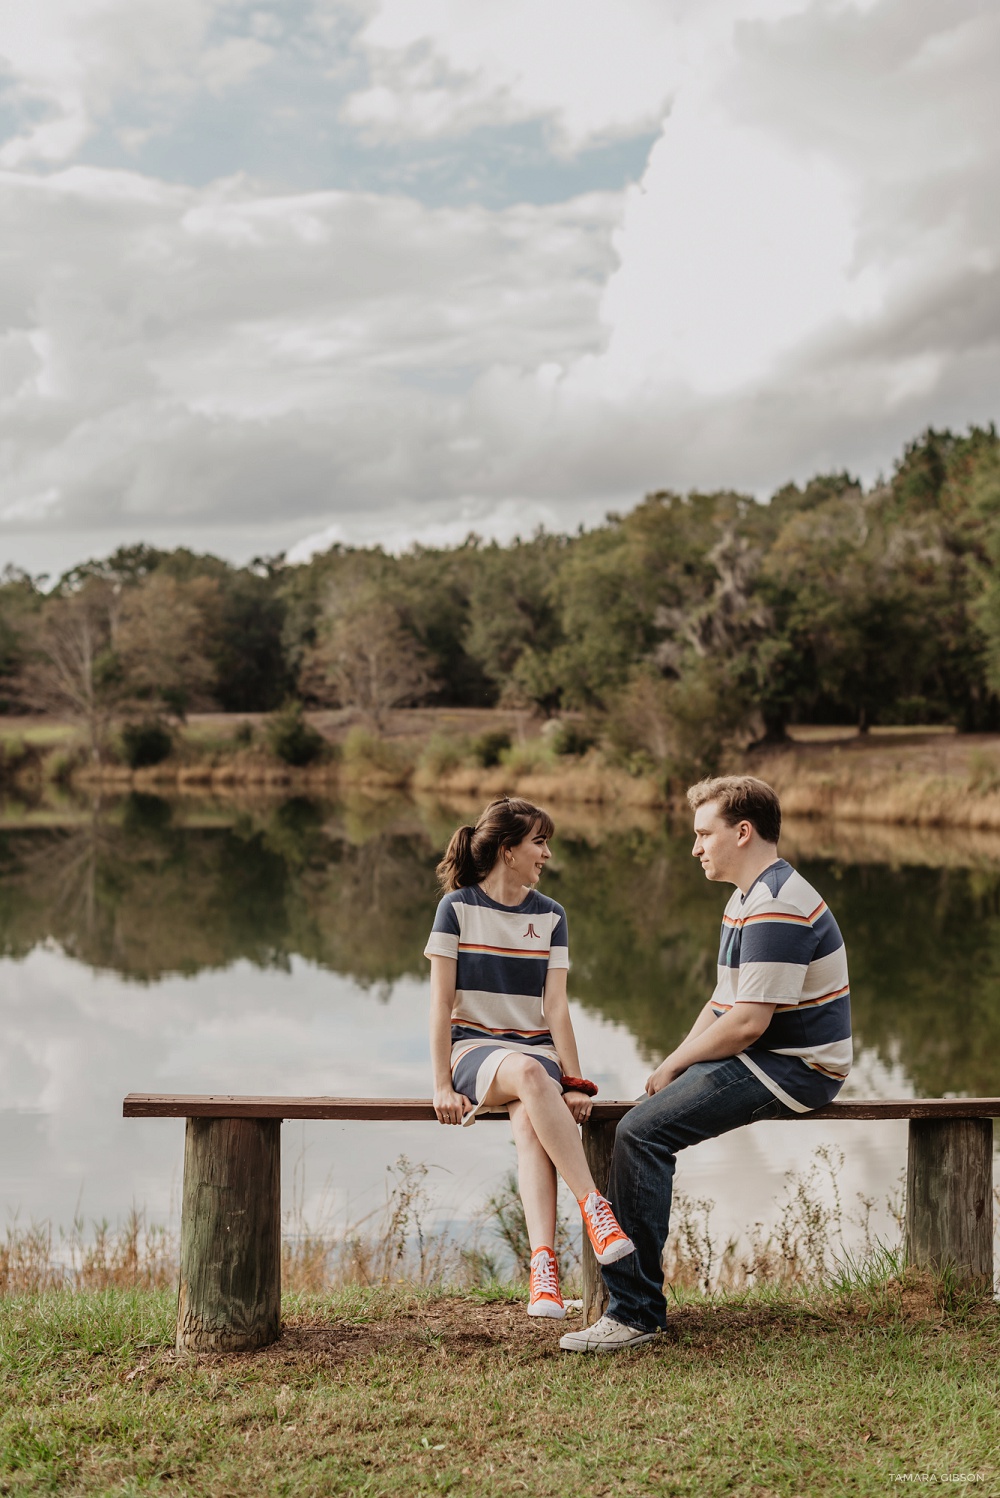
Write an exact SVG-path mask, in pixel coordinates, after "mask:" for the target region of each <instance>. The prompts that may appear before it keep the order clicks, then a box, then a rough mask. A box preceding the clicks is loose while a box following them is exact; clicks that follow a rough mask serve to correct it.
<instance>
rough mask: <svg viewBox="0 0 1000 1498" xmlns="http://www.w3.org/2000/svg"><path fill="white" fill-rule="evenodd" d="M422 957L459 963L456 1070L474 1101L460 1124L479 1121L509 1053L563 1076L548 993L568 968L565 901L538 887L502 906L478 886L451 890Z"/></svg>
mask: <svg viewBox="0 0 1000 1498" xmlns="http://www.w3.org/2000/svg"><path fill="white" fill-rule="evenodd" d="M424 956H425V957H452V958H454V959H455V960H456V963H457V972H456V977H455V1006H454V1008H453V1009H452V1014H451V1073H452V1079H453V1082H454V1087H455V1091H456V1092H461V1093H463V1094H464V1095H465V1096H466V1097H467V1098H469V1099H470V1100H471V1101H472V1103H473V1104H474V1105H475V1106H474V1108H473V1111H472V1112H471V1113H467V1114H466V1116H465V1118H464V1119H463V1123H466V1124H469V1123H472V1122H473V1121H474V1119H475V1116H476V1114H477V1113H478V1112H479V1110H480V1108H481V1107H482V1105H483V1098H484V1097H485V1096H486V1094H487V1092H488V1091H489V1089H490V1086H491V1085H492V1082H493V1078H494V1077H495V1076H496V1073H497V1068H498V1067H499V1065H500V1063H501V1061H503V1059H504V1057H505V1056H509V1055H510V1054H511V1053H512V1052H514V1053H518V1054H521V1055H527V1056H533V1057H535V1058H536V1059H537V1060H538V1061H540V1062H541V1063H542V1065H543V1066H544V1067H545V1070H546V1071H547V1072H548V1073H549V1074H550V1075H551V1076H552V1077H554V1078H555V1079H556V1081H558V1080H559V1078H560V1076H561V1075H562V1067H561V1065H560V1061H559V1055H558V1052H557V1051H556V1048H555V1044H554V1042H553V1039H552V1034H551V1032H550V1030H549V1027H548V1025H547V1024H546V1021H545V1011H544V1005H543V996H544V993H545V980H546V978H547V977H548V974H549V969H550V968H568V967H569V936H568V931H567V926H566V912H565V911H564V910H563V908H562V906H561V905H559V904H557V903H556V901H555V900H550V899H549V898H548V896H547V895H540V894H539V893H538V891H537V890H532V891H531V893H530V894H529V895H527V897H526V898H525V899H524V900H522V902H521V904H520V905H500V904H498V902H497V901H496V900H491V899H490V897H489V895H487V894H486V893H485V892H484V891H483V890H482V889H480V888H479V886H478V885H475V884H474V885H469V886H467V887H466V888H464V889H456V890H452V891H451V893H450V894H447V895H445V896H444V898H443V900H442V901H441V903H440V904H439V905H438V908H437V914H436V916H435V917H434V926H433V929H432V931H431V934H430V936H429V938H428V941H427V946H426V947H425V948H424Z"/></svg>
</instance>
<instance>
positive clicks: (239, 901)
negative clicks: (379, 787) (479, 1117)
mask: <svg viewBox="0 0 1000 1498" xmlns="http://www.w3.org/2000/svg"><path fill="white" fill-rule="evenodd" d="M470 810H471V808H465V807H459V808H457V809H456V808H454V807H452V808H450V809H446V808H442V807H441V806H438V805H436V804H434V803H430V802H427V803H421V804H419V805H417V804H414V803H405V802H403V803H401V802H386V803H373V802H358V803H353V804H348V805H339V806H338V805H332V804H329V803H322V802H315V801H308V800H303V799H293V800H287V801H283V802H280V803H274V802H272V803H263V804H261V803H257V804H253V805H238V804H225V803H219V802H215V803H208V802H206V803H195V802H192V801H178V802H167V801H165V800H161V799H159V798H157V797H151V796H131V797H128V798H126V799H124V800H121V801H119V802H117V803H105V804H104V805H103V806H99V807H92V806H89V805H75V804H67V805H65V806H63V807H61V808H57V809H53V808H49V809H46V808H36V809H34V810H33V811H27V810H25V809H23V808H21V809H19V808H11V807H8V808H7V809H6V812H5V816H4V819H3V820H2V821H0V964H2V988H0V995H2V997H0V1005H2V1011H0V1012H2V1016H3V1045H2V1048H0V1204H2V1205H3V1206H4V1208H5V1209H6V1213H7V1218H8V1221H9V1220H10V1219H11V1218H12V1217H14V1216H15V1214H16V1215H17V1217H18V1219H19V1221H20V1222H22V1223H27V1222H29V1221H31V1220H36V1221H37V1220H42V1219H47V1220H49V1221H51V1222H52V1223H53V1224H56V1225H59V1224H62V1225H64V1226H68V1225H69V1224H70V1222H71V1221H72V1220H73V1218H74V1217H75V1216H78V1215H79V1216H82V1217H84V1218H85V1219H86V1220H88V1221H95V1220H100V1219H107V1220H109V1221H110V1222H112V1223H114V1222H116V1221H119V1220H121V1219H122V1218H123V1217H124V1216H125V1214H126V1213H127V1212H128V1210H129V1208H130V1207H131V1206H132V1205H136V1206H138V1207H140V1208H144V1209H145V1211H146V1213H147V1217H148V1218H149V1219H150V1220H152V1221H155V1222H160V1223H165V1224H170V1223H173V1224H176V1218H177V1211H178V1202H179V1188H180V1172H181V1157H182V1143H183V1123H182V1122H180V1121H174V1120H129V1121H127V1122H126V1121H123V1120H122V1118H121V1099H122V1097H123V1095H124V1094H125V1093H126V1092H129V1091H141V1092H258V1093H330V1094H338V1093H339V1094H353V1095H366V1094H368V1095H396V1096H414V1095H426V1094H427V1093H428V1092H429V1087H430V1084H429V1073H428V1063H427V1041H426V1005H427V963H426V962H425V960H424V959H423V957H422V955H421V953H422V950H423V944H424V940H425V938H426V934H427V931H428V929H429V926H430V923H431V919H432V917H433V913H434V907H435V903H436V894H435V886H434V875H433V870H434V864H435V862H436V860H437V858H438V857H439V855H440V850H441V849H442V847H443V846H444V843H445V842H446V840H447V837H448V835H449V833H450V831H451V829H452V828H453V827H454V826H455V825H456V824H457V822H458V821H460V820H464V819H466V818H467V816H468V813H469V811H470ZM782 851H783V853H784V854H785V856H786V857H789V858H790V859H792V861H794V862H795V863H796V864H797V866H798V867H799V868H800V869H801V870H802V872H803V874H804V875H805V876H806V878H808V879H809V880H810V881H811V882H812V883H813V884H815V885H816V887H817V888H818V889H819V890H820V892H821V893H822V894H823V895H824V896H825V897H826V898H827V900H828V903H829V904H830V906H831V907H832V909H833V910H834V912H835V914H836V916H837V919H838V921H839V923H840V926H841V929H842V930H843V932H844V936H845V940H846V942H847V948H848V955H849V960H850V968H851V979H852V995H853V1007H854V1024H855V1044H856V1063H855V1070H854V1072H853V1074H852V1077H851V1080H850V1082H849V1084H848V1086H847V1088H846V1089H845V1091H844V1093H843V1094H842V1096H843V1097H849V1096H852V1095H853V1096H862V1095H865V1096H892V1097H906V1096H921V1095H940V1094H948V1093H953V1094H967V1095H997V1094H1000V1003H998V987H997V978H998V971H1000V841H995V842H994V841H992V840H990V839H989V838H984V837H979V838H978V839H977V838H975V837H972V838H970V837H969V836H968V835H966V834H960V835H958V834H956V835H953V836H951V837H947V836H945V835H943V834H937V835H933V834H924V833H915V832H912V831H911V832H896V831H893V830H892V829H871V828H869V829H862V828H854V829H852V828H845V827H843V826H841V827H839V828H823V827H818V826H815V825H805V826H799V827H791V828H789V829H788V830H787V833H786V836H785V838H784V839H783V846H782ZM553 853H554V858H553V862H552V864H551V865H550V867H549V869H548V870H547V871H546V875H545V877H544V881H543V885H542V888H543V889H544V890H545V891H546V892H548V893H549V894H551V895H553V896H554V897H555V898H556V899H558V900H559V901H561V902H562V903H563V904H564V905H565V906H566V908H567V911H568V913H569V922H570V950H571V958H572V964H573V966H572V971H571V975H570V994H571V999H572V1002H573V1014H574V1021H575V1024H576V1028H577V1034H578V1038H579V1040H580V1053H581V1059H582V1062H583V1066H584V1069H585V1071H586V1072H587V1073H588V1074H589V1075H591V1076H592V1077H594V1078H595V1080H596V1081H598V1083H599V1084H600V1088H601V1096H602V1097H632V1096H635V1095H636V1094H637V1093H639V1092H640V1091H641V1089H642V1086H643V1083H644V1080H645V1077H646V1076H647V1074H648V1072H649V1070H650V1067H651V1063H655V1062H656V1061H658V1060H659V1059H660V1058H661V1057H662V1056H663V1054H664V1053H665V1052H666V1051H667V1050H669V1049H670V1048H671V1046H672V1045H674V1044H675V1043H676V1041H677V1040H678V1039H679V1038H680V1037H681V1036H682V1035H683V1033H684V1032H685V1031H686V1029H687V1027H688V1026H689V1024H690V1023H691V1020H692V1019H693V1017H694V1015H695V1014H696V1012H697V1010H698V1009H699V1008H700V1006H701V1005H702V1003H703V1002H704V1000H705V998H706V997H707V995H708V993H709V992H710V990H711V987H712V982H713V972H714V962H715V952H716V948H717V939H718V925H719V919H720V915H721V910H722V906H723V904H724V902H725V899H726V895H727V894H728V887H720V886H717V885H711V884H707V883H706V882H705V880H704V878H703V876H702V875H701V872H700V870H699V868H698V866H697V865H696V864H695V863H694V861H693V860H692V858H691V856H690V837H689V835H688V833H687V830H686V828H684V827H676V828H674V829H670V828H668V827H667V826H665V825H664V823H663V822H662V820H661V819H659V818H655V817H652V816H645V817H644V816H643V815H642V814H639V815H638V816H636V817H634V818H632V819H628V818H626V819H624V820H623V819H621V818H618V817H615V816H610V815H607V814H604V815H598V814H597V813H596V812H592V811H585V810H582V809H579V808H577V809H576V810H574V811H573V812H572V813H570V814H568V815H563V816H561V817H560V820H559V825H558V826H557V836H556V839H555V841H554V843H553ZM905 1140H906V1126H905V1124H902V1123H898V1124H896V1123H888V1124H881V1123H879V1124H873V1123H847V1124H841V1125H834V1124H829V1123H822V1122H819V1121H817V1122H809V1121H803V1122H802V1123H801V1124H798V1125H794V1126H790V1125H773V1124H772V1125H768V1124H762V1125H758V1126H757V1127H756V1128H754V1129H752V1130H743V1131H740V1132H739V1133H737V1134H734V1135H729V1136H727V1137H725V1138H723V1139H721V1140H716V1141H711V1142H709V1143H708V1144H705V1145H703V1146H701V1147H699V1149H698V1150H697V1151H696V1152H692V1153H691V1154H690V1155H689V1156H688V1157H687V1158H686V1160H683V1161H682V1165H683V1172H682V1175H681V1178H680V1185H681V1186H682V1187H683V1189H685V1190H686V1191H687V1192H688V1194H690V1195H692V1196H695V1197H702V1198H704V1197H708V1198H710V1199H712V1200H713V1201H714V1202H715V1210H714V1213H713V1219H712V1221H713V1228H714V1231H715V1233H716V1234H718V1236H719V1237H720V1238H721V1237H723V1236H729V1235H730V1234H732V1233H735V1232H738V1231H740V1230H741V1229H742V1228H745V1227H747V1226H749V1225H752V1224H753V1223H755V1222H758V1221H763V1222H765V1223H770V1222H772V1221H774V1220H775V1215H776V1210H777V1207H776V1203H777V1202H778V1200H779V1198H780V1196H781V1193H782V1190H783V1185H784V1179H785V1176H786V1173H787V1172H788V1171H789V1170H793V1169H801V1168H802V1167H803V1166H804V1165H806V1164H807V1163H808V1161H809V1159H810V1158H811V1156H812V1153H813V1151H814V1150H815V1148H816V1147H817V1146H818V1145H821V1144H832V1145H834V1146H839V1147H840V1149H842V1150H843V1151H844V1154H845V1157H846V1158H845V1164H844V1168H843V1171H842V1172H841V1178H840V1182H839V1184H840V1189H841V1194H842V1196H843V1198H844V1200H845V1202H846V1204H847V1205H848V1207H850V1206H851V1204H852V1203H854V1202H855V1201H856V1198H857V1194H858V1193H862V1194H863V1195H865V1196H867V1197H869V1198H874V1200H875V1201H876V1202H877V1204H878V1206H877V1208H876V1211H875V1215H874V1219H873V1222H874V1226H875V1227H876V1229H877V1230H878V1231H880V1232H883V1233H888V1232H889V1226H888V1225H889V1216H888V1212H887V1209H886V1202H887V1200H888V1199H889V1198H890V1197H892V1196H893V1195H894V1194H895V1193H896V1192H897V1191H898V1186H899V1176H900V1171H901V1169H902V1168H903V1166H904V1164H905ZM401 1153H405V1154H407V1155H408V1156H409V1157H410V1159H412V1160H415V1161H422V1162H425V1163H427V1164H428V1165H430V1166H431V1167H432V1171H431V1177H430V1181H431V1187H432V1190H433V1193H434V1199H435V1202H436V1204H437V1210H438V1213H439V1220H443V1221H450V1222H458V1223H461V1222H463V1221H466V1220H468V1219H470V1218H471V1217H472V1216H473V1215H474V1214H475V1212H476V1210H477V1208H478V1207H479V1206H480V1205H481V1203H482V1201H483V1199H484V1198H485V1196H486V1195H488V1194H489V1192H490V1191H492V1190H494V1189H495V1188H496V1186H497V1184H498V1182H499V1179H500V1178H501V1177H502V1175H503V1174H504V1172H505V1171H506V1170H507V1169H508V1168H509V1166H510V1164H511V1163H512V1160H513V1150H512V1146H511V1144H510V1142H509V1133H508V1129H507V1126H506V1125H505V1124H502V1123H496V1122H489V1121H484V1122H481V1123H477V1124H476V1125H475V1127H474V1128H472V1129H467V1130H462V1131H459V1130H452V1129H444V1128H441V1127H439V1126H438V1125H433V1124H403V1125H396V1124H378V1125H358V1124H350V1123H345V1124H337V1123H322V1124H305V1125H303V1124H301V1123H289V1124H285V1125H284V1144H283V1164H284V1175H285V1180H284V1190H285V1197H286V1207H288V1208H289V1209H291V1208H293V1207H294V1208H295V1209H296V1210H297V1212H298V1214H299V1218H300V1220H302V1219H304V1220H305V1221H306V1222H308V1223H309V1224H310V1225H311V1226H313V1227H317V1228H319V1227H325V1228H327V1229H330V1228H333V1229H336V1228H338V1227H340V1228H343V1227H345V1226H347V1225H348V1224H349V1223H352V1222H357V1221H359V1220H360V1219H361V1218H363V1217H364V1216H365V1214H366V1213H368V1212H371V1211H372V1210H374V1209H376V1208H378V1207H379V1205H380V1204H381V1203H382V1202H383V1201H384V1198H385V1189H386V1188H385V1183H386V1167H387V1165H389V1164H391V1163H392V1162H393V1161H394V1160H395V1159H396V1157H397V1156H398V1155H400V1154H401Z"/></svg>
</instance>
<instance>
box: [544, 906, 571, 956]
mask: <svg viewBox="0 0 1000 1498" xmlns="http://www.w3.org/2000/svg"><path fill="white" fill-rule="evenodd" d="M553 914H554V915H555V917H556V922H555V925H554V926H553V927H552V936H551V938H550V940H549V967H550V968H552V967H564V968H565V967H569V925H568V923H567V920H566V912H565V910H563V908H562V906H561V905H557V906H556V907H555V910H554V911H553Z"/></svg>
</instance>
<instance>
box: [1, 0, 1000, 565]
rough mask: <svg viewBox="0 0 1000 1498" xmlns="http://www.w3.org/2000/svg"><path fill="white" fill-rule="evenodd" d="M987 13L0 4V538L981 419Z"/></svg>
mask: <svg viewBox="0 0 1000 1498" xmlns="http://www.w3.org/2000/svg"><path fill="white" fill-rule="evenodd" d="M998 75H1000V6H998V5H997V4H996V3H995V0H615V3H614V4H613V5H612V4H610V3H608V4H602V5H597V4H589V5H581V4H580V3H579V0H502V3H501V0H283V3H271V0H260V3H246V0H32V3H31V4H30V5H26V4H24V0H0V566H2V565H5V564H8V563H11V564H15V565H17V566H21V567H25V568H27V569H28V570H29V571H31V572H32V573H33V574H39V573H48V574H49V575H50V576H55V575H57V574H58V573H59V572H60V571H62V570H64V569H65V568H68V567H69V566H71V565H72V564H74V563H75V562H78V561H80V560H82V559H84V558H86V557H91V556H98V555H104V554H106V553H107V552H108V551H110V550H112V549H113V548H114V547H115V546H117V545H119V544H121V543H122V542H131V541H136V540H145V541H148V542H151V543H153V544H157V545H162V546H174V545H186V546H190V547H192V548H194V549H196V550H211V551H214V552H216V553H218V554H219V555H222V556H225V557H228V558H230V559H232V560H234V561H237V562H245V561H247V560H249V559H250V558H251V557H253V556H256V555H273V554H275V553H277V552H286V553H287V554H288V555H289V556H290V557H291V558H292V559H293V560H303V559H305V558H306V557H308V556H309V555H310V554H312V553H313V552H315V551H316V550H319V549H322V548H324V547H326V546H328V545H330V544H331V543H332V542H334V541H344V542H348V543H364V544H369V543H373V542H378V543H381V544H383V545H385V546H387V547H391V548H394V549H397V548H400V547H403V546H406V545H408V544H410V543H411V542H413V541H414V540H417V541H423V542H427V543H432V544H437V543H442V542H444V543H451V542H458V541H460V540H461V539H463V538H464V536H465V535H466V534H468V533H469V532H470V531H475V532H476V533H478V534H480V535H483V536H496V537H498V538H499V539H501V540H507V539H509V538H511V537H512V536H514V535H516V534H520V535H528V534H530V533H531V532H533V531H534V530H535V528H536V527H537V526H539V525H544V526H546V527H547V528H550V529H559V530H573V529H576V528H577V527H578V526H579V525H592V524H596V523H598V522H599V521H600V520H601V519H602V517H603V516H604V515H605V514H606V513H607V512H608V511H612V510H613V511H622V510H626V509H629V508H631V507H632V506H633V505H634V504H635V503H637V502H638V501H639V499H641V497H642V495H643V494H644V493H646V492H649V491H650V490H654V489H660V488H671V489H676V490H687V489H690V488H696V487H697V488H701V489H715V488H721V487H735V488H738V489H740V490H743V491H745V492H750V493H754V494H757V495H758V496H760V497H766V496H767V495H768V494H769V493H771V492H772V491H773V490H774V489H775V488H777V487H779V486H780V485H781V484H782V483H784V482H786V481H787V480H789V479H796V480H799V481H804V480H805V479H807V478H808V477H809V476H810V475H811V474H814V473H817V472H828V471H831V470H837V471H839V470H842V469H848V470H849V471H850V472H852V473H853V474H856V475H858V476H860V477H861V478H862V479H864V480H865V481H867V482H871V481H873V480H874V479H875V478H876V477H877V476H878V474H879V473H881V472H885V471H888V470H889V469H890V468H891V465H892V462H893V460H894V458H895V457H897V456H898V455H899V453H900V452H901V450H902V447H903V444H904V443H905V442H906V441H908V440H910V439H912V438H913V437H915V436H916V435H917V434H918V433H919V432H921V431H922V430H923V429H924V428H926V427H927V426H928V425H934V426H937V427H943V426H950V427H952V428H953V429H957V430H964V429H965V428H966V427H967V426H968V425H969V423H971V422H979V423H985V422H988V421H991V420H993V419H995V418H996V417H997V416H998V415H1000V358H998V354H1000V296H998V290H1000V284H998V283H1000V273H998V260H1000V253H998V247H1000V233H998V230H1000V223H998V220H1000V181H998V178H1000V103H998V100H1000V90H998V89H997V87H996V79H997V77H998Z"/></svg>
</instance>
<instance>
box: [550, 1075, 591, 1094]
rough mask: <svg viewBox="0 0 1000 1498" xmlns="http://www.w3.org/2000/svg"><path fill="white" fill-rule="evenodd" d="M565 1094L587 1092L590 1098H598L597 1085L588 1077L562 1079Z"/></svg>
mask: <svg viewBox="0 0 1000 1498" xmlns="http://www.w3.org/2000/svg"><path fill="white" fill-rule="evenodd" d="M559 1080H560V1082H561V1083H562V1090H563V1092H585V1093H586V1094H587V1096H588V1097H596V1096H597V1083H596V1082H589V1081H588V1080H587V1078H586V1077H560V1078H559Z"/></svg>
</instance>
